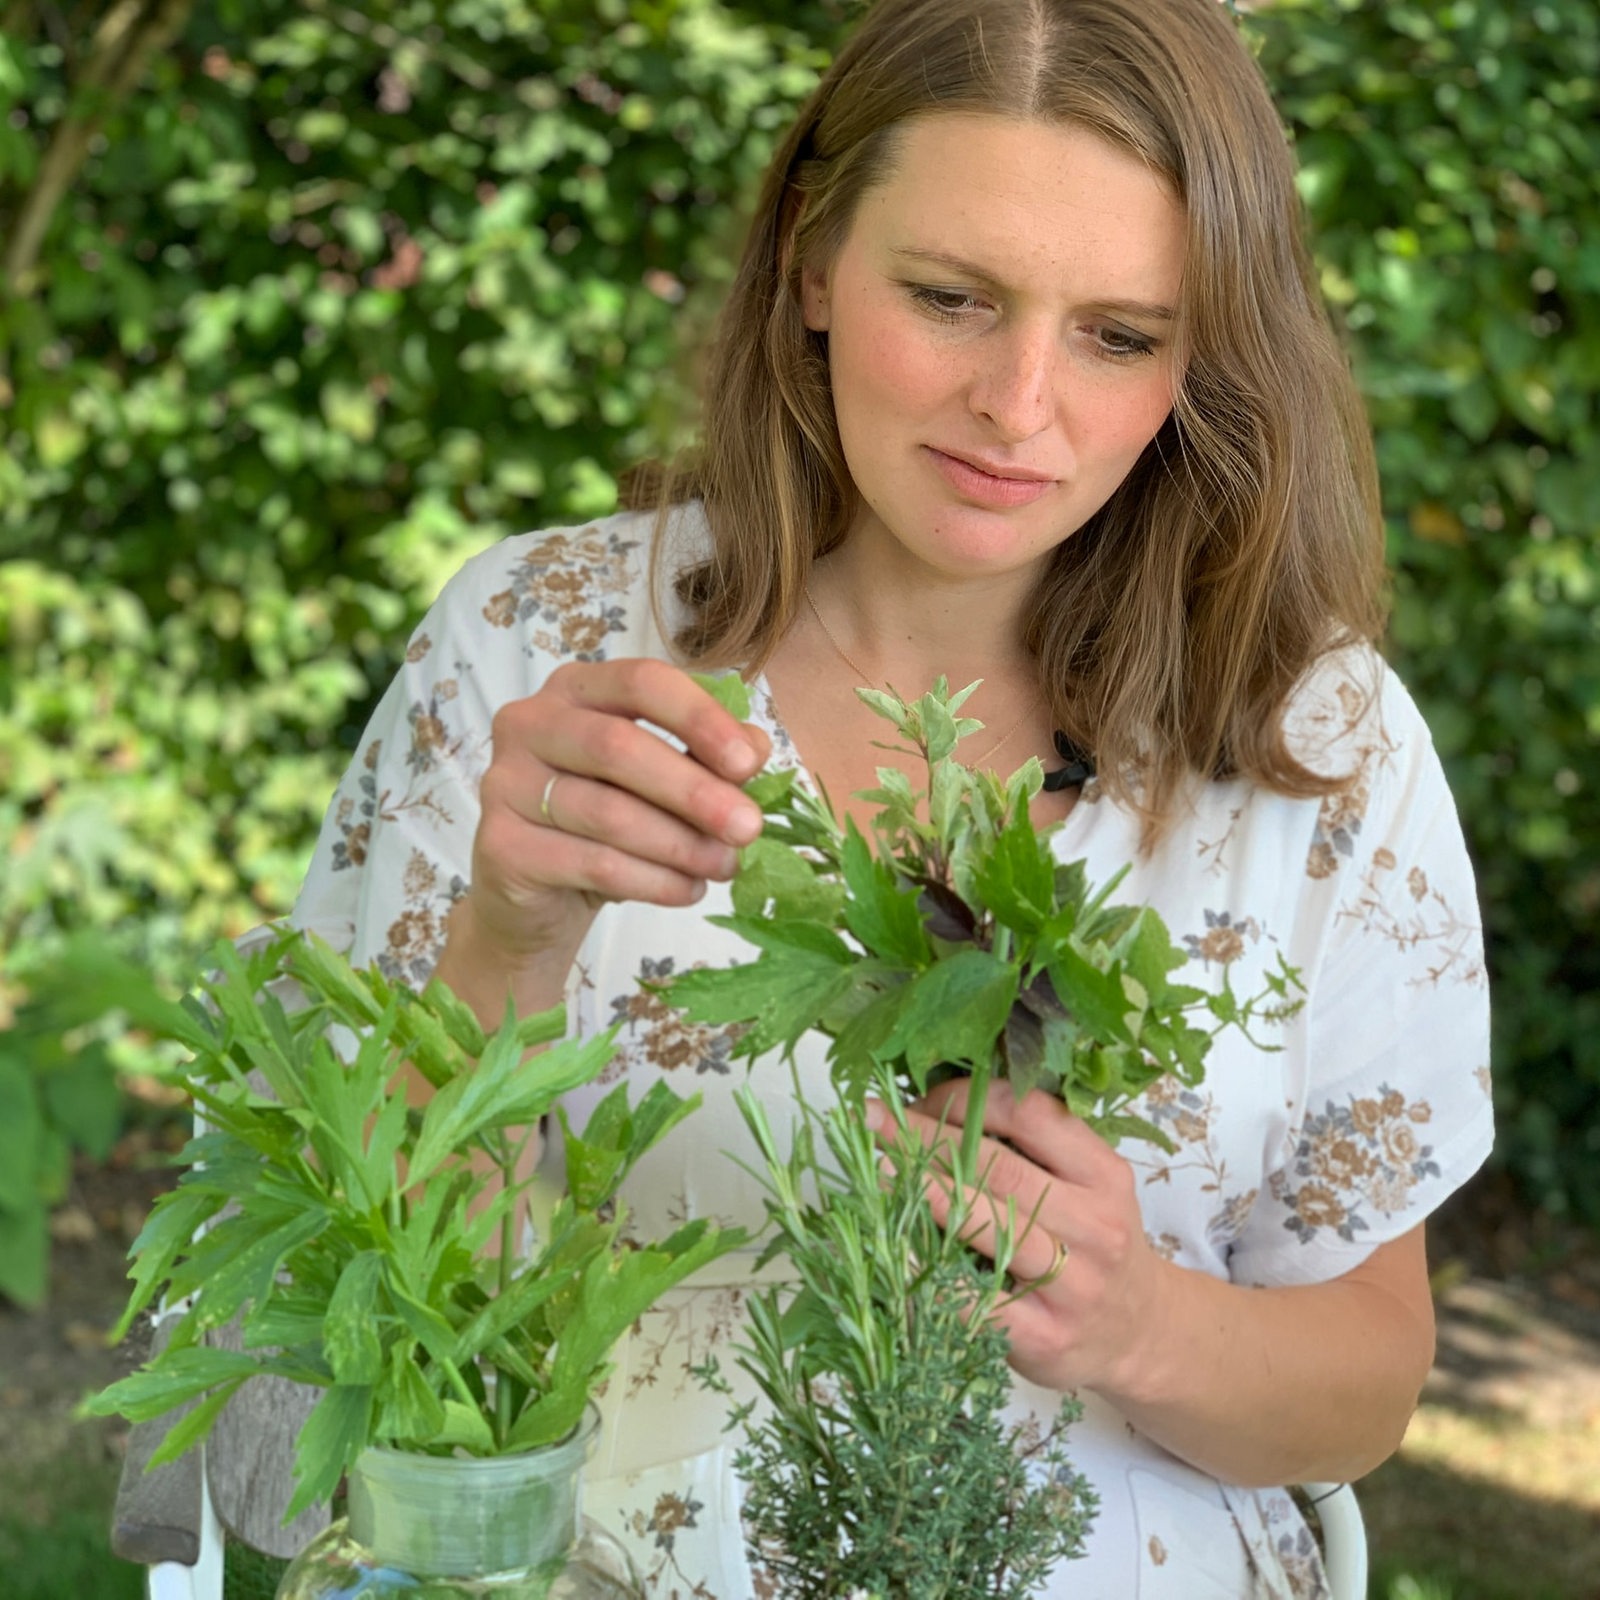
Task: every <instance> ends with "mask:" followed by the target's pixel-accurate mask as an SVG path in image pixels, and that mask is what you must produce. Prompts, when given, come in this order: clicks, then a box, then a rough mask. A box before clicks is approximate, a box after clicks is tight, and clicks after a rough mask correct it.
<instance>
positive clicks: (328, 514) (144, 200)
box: [0, 0, 1600, 1220]
mask: <svg viewBox="0 0 1600 1600" xmlns="http://www.w3.org/2000/svg"><path fill="white" fill-rule="evenodd" d="M129 3H131V4H136V5H137V6H139V7H142V8H143V9H144V10H145V11H148V12H150V13H152V14H154V13H155V12H156V11H158V10H160V9H161V7H162V6H167V7H170V6H172V5H173V4H174V0H129ZM851 9H853V4H852V0H802V3H797V4H785V5H783V6H781V7H780V6H772V5H769V4H764V3H763V0H629V3H624V0H373V3H370V4H366V5H362V6H359V7H358V6H355V5H353V4H348V3H345V0H208V3H205V4H200V5H197V6H195V7H194V9H193V12H192V14H191V15H189V17H188V20H187V23H186V25H185V26H184V28H183V31H182V33H181V35H180V36H179V37H178V38H177V40H176V42H175V43H174V44H172V45H171V47H170V48H166V49H164V50H159V51H157V52H155V53H154V54H153V56H152V59H151V62H150V64H149V66H148V68H147V69H146V70H144V72H143V76H142V80H141V81H140V82H139V83H138V84H137V86H134V87H132V88H131V89H129V90H128V92H126V93H123V94H122V95H121V96H120V98H118V97H117V96H116V95H114V94H113V93H112V92H111V91H109V90H107V89H105V88H104V87H100V88H94V87H93V85H92V84H91V85H90V87H89V88H87V89H86V88H85V84H86V83H87V82H88V80H89V77H90V66H91V65H92V52H91V51H89V50H88V48H87V47H86V46H83V45H81V44H80V43H79V41H84V40H90V39H92V38H95V37H97V36H98V35H97V33H96V29H97V28H98V27H101V26H102V25H103V23H104V21H105V19H106V18H107V17H109V16H110V15H111V13H112V11H113V10H114V8H113V6H112V5H111V4H110V0H77V3H76V5H75V6H72V5H69V4H68V3H67V0H56V3H48V0H38V3H29V0H9V3H0V242H3V241H4V239H5V237H6V236H7V233H8V230H10V231H11V233H12V234H13V235H14V234H15V231H16V230H15V224H16V219H17V217H18V216H19V215H20V214H21V213H22V211H23V209H24V207H25V206H26V203H27V197H28V196H29V195H30V194H31V193H33V192H34V191H35V190H36V188H37V187H38V186H39V184H40V183H41V181H42V179H41V173H42V172H45V171H46V170H47V169H48V167H49V163H50V161H51V159H52V158H51V156H50V151H51V149H52V145H53V143H54V142H55V141H57V140H58V139H59V138H60V137H61V135H62V130H63V128H64V127H66V126H67V125H69V124H71V123H72V122H73V119H75V118H77V119H90V121H89V122H88V123H86V124H85V129H84V130H81V131H87V129H88V128H89V127H91V126H92V129H93V131H92V134H91V136H90V137H89V138H88V139H87V141H86V159H85V161H84V164H83V166H82V168H81V171H78V172H77V174H76V177H75V179H74V181H73V182H72V184H71V186H70V188H69V189H68V191H67V193H66V195H65V197H64V199H63V200H62V202H61V204H59V205H58V206H57V207H56V208H55V210H54V212H53V214H52V217H51V222H50V227H49V231H48V234H47V235H46V238H45V244H44V249H43V254H42V257H41V262H40V270H39V272H38V273H37V275H36V276H35V277H34V278H32V279H30V280H29V281H24V282H17V283H14V284H13V285H12V286H11V287H10V288H9V289H7V288H5V287H4V286H0V430H4V435H5V448H4V450H3V451H0V850H3V851H4V862H5V864H4V867H3V868H0V871H3V874H4V876H3V879H0V962H3V968H0V1023H3V1022H4V1020H5V1012H6V1009H7V1007H8V1005H12V1006H14V1005H16V1004H19V1003H20V1002H21V1001H22V999H23V997H24V995H25V993H26V985H27V984H28V982H29V981H30V980H29V974H30V973H36V974H42V973H44V972H46V971H47V970H48V968H49V967H50V965H51V963H52V962H53V961H54V960H55V958H56V957H57V955H58V954H59V952H60V949H61V947H62V944H63V941H64V940H65V939H66V938H67V937H68V935H70V934H71V933H72V932H73V931H74V930H77V929H82V928H95V929H100V930H106V931H108V932H109V933H110V934H111V935H112V936H113V937H114V938H116V939H117V940H119V941H120V942H121V943H122V944H123V945H124V947H125V948H126V949H127V950H128V952H129V953H131V954H134V955H136V956H138V957H139V958H140V959H141V960H148V961H152V962H154V963H155V964H156V965H157V967H158V968H159V969H161V970H163V971H165V972H167V973H169V974H170V975H172V976H174V977H176V976H177V975H178V974H180V973H181V971H182V970H183V966H184V964H185V962H186V961H189V960H192V958H193V954H194V952H196V951H197V950H199V949H201V948H203V946H204V945H205V944H206V942H207V941H208V940H209V939H211V938H212V937H213V936H214V935H216V934H218V933H232V932H238V931H240V930H241V929H242V928H243V927H245V926H247V925H249V924H251V923H253V922H256V921H258V920H260V919H261V918H263V917H264V916H267V915H271V914H276V913H279V912H281V911H282V910H284V909H285V908H286V907H287V905H288V904H289V903H290V901H291V899H292V897H293V893H294V889H295V886H296V884H297V882H298V878H299V875H300V873H301V870H302V867H303V864H304V861H305V859H306V856H307V853H308V851H309V847H310V843H311V839H312V837H313V836H314V832H315V828H316V825H317V822H318V820H319V819H320V814H321V811H322V808H323V806H324V805H325V804H326V801H327V797H328V795H329V793H330V791H331V788H332V785H333V783H334V780H335V778H336V776H337V773H338V771H339V769H340V767H341V766H342V764H343V762H344V760H345V759H346V753H347V752H348V751H349V750H350V749H351V748H352V746H353V744H354V741H355V737H356V734H357V732H358V730H359V728H360V725H361V723H362V721H363V719H364V717H365V715H366V713H367V711H368V709H369V708H370V706H371V705H372V703H373V701H374V700H375V698H376V696H377V694H378V693H379V692H380V691H381V688H382V686H383V684H384V683H385V682H386V680H387V678H388V676H389V675H390V673H391V672H392V671H393V669H394V667H395V666H396V664H397V659H398V652H399V651H400V650H401V649H402V648H403V645H404V641H405V639H406V637H407V634H408V632H409V628H410V625H411V623H412V622H413V621H414V619H415V618H416V617H417V616H418V615H419V613H420V611H421V609H422V608H423V607H424V606H425V605H426V604H427V603H428V601H429V600H431V598H432V597H433V595H434V594H435V593H436V592H437V589H438V587H439V585H440V584H441V583H442V582H443V580H444V578H445V577H446V576H448V574H449V573H450V572H451V571H453V570H454V568H455V567H456V566H457V565H458V564H459V563H460V562H461V560H462V559H464V558H465V557H466V556H467V555H469V554H471V553H473V552H475V551H476V550H478V549H481V548H483V547H484V546H485V545H487V544H488V543H490V542H492V541H493V540H495V539H498V538H500V537H502V536H504V535H505V534H507V533H510V532H513V531H516V530H519V529H522V528H526V527H531V526H537V525H540V524H549V523H553V522H557V521H561V520H566V519H571V518H581V517H585V516H589V515H593V514H596V513H600V512H604V511H606V510H609V509H610V508H611V507H612V505H613V504H614V498H615V490H614V487H613V477H612V473H613V472H614V471H615V470H617V469H619V468H620V467H622V466H625V465H626V464H628V463H629V462H631V461H633V460H635V459H637V458H639V457H640V456H642V455H645V454H648V453H651V452H652V451H654V450H658V449H660V448H662V447H664V446H670V445H671V444H672V443H674V442H676V441H679V440H681V439H683V438H684V437H685V436H686V434H687V431H688V429H689V428H690V426H691V425H692V408H691V406H690V403H689V401H688V398H687V396H688V394H689V391H690V385H689V384H688V383H687V382H686V381H685V380H686V378H687V377H688V372H687V368H686V359H687V357H686V352H688V351H690V350H691V349H692V348H693V345H694V342H695V337H696V335H697V334H699V333H700V332H702V331H703V330H704V328H705V325H706V322H707V319H708V314H709V310H710V308H711V307H712V306H714V304H715V302H716V299H717V295H718V292H719V290H720V289H721V288H722V286H723V285H724V284H725V283H726V282H727V280H728V277H729V275H730V273H731V270H732V256H733V251H734V249H735V243H736V240H737V236H738V229H737V222H738V214H739V208H740V205H741V203H742V202H743V201H744V200H745V199H746V198H747V197H748V195H749V193H750V191H751V187H752V184H753V181H754V179H755V176H756V174H757V173H758V171H759V170H760V168H761V165H762V163H763V161H764V159H765V157H766V156H767V154H768V152H769V151H770V149H771V147H772V144H773V142H774V140H775V138H776V137H777V135H778V133H779V132H780V130H781V129H782V127H783V125H784V123H785V121H786V119H787V117H788V116H789V114H790V112H791V110H792V108H793V107H794V105H795V104H796V103H797V102H798V100H799V99H800V98H801V96H803V94H804V93H805V92H806V91H807V89H808V88H809V87H810V86H811V84H812V83H813V82H814V81H815V77H816V74H817V72H818V71H819V69H820V67H821V66H822V65H823V64H824V62H825V61H826V59H827V53H828V51H829V49H830V48H831V47H832V45H833V43H834V42H835V41H836V40H837V38H838V36H839V32H840V28H841V26H842V24H843V22H844V19H845V13H846V11H847V10H851ZM169 14H170V13H169ZM1245 25H1246V26H1247V27H1248V28H1249V30H1250V31H1251V33H1252V36H1253V37H1254V38H1255V39H1256V40H1257V41H1258V43H1259V48H1260V51H1261V58H1262V61H1263V65H1264V67H1265V69H1266V71H1267V74H1268V77H1269V79H1270V80H1271V81H1272V82H1273V83H1274V84H1275V86H1276V87H1277V88H1278V90H1279V93H1280V100H1281V104H1282V105H1283V108H1284V111H1285V114H1286V117H1287V118H1288V120H1289V122H1290V125H1291V128H1292V131H1293V133H1294V135H1295V138H1296V141H1297V144H1298V147H1299V150H1300V154H1301V159H1302V162H1303V165H1304V171H1305V182H1304V189H1305V195H1306V199H1307V202H1308V205H1309V207H1310V209H1311V211H1312V213H1313V215H1314V217H1315V220H1316V222H1317V224H1318V227H1319V232H1320V245H1319V249H1320V255H1321V260H1322V261H1323V263H1324V280H1325V286H1326V289H1327V292H1328V294H1329V297H1330V299H1331V300H1332V302H1333V303H1334V304H1335V306H1336V307H1337V308H1338V310H1339V311H1340V313H1341V315H1342V317H1343V319H1344V321H1345V323H1346V325H1347V327H1348V328H1349V330H1350V333H1351V337H1352V341H1353V343H1354V345H1355V348H1356V351H1357V359H1358V367H1359V372H1360V375H1361V378H1362V381H1363V385H1364V387H1365V389H1366V392H1367V394H1368V396H1369V398H1370V401H1371V406H1372V414H1373V418H1374V422H1375V424H1376V426H1377V429H1378V437H1379V444H1380V450H1381V456H1382V463H1383V468H1384V474H1385V487H1386V496H1387V506H1388V513H1389V520H1390V528H1391V536H1392V547H1393V552H1394V556H1395V560H1396V564H1397V580H1396V611H1395V625H1394V642H1395V651H1396V655H1397V658H1398V660H1399V664H1400V666H1401V670H1402V672H1403V674H1404V675H1405V677H1406V678H1407V680H1408V682H1410V683H1411V684H1412V686H1413V687H1414V689H1415V690H1416V692H1417V694H1418V696H1419V699H1420V700H1421V702H1422V704H1423V707H1424V709H1425V711H1426V712H1427V714H1428V717H1429V719H1430V721H1431V723H1432V725H1433V727H1434V729H1435V732H1436V735H1437V737H1438V741H1439V745H1440V748H1441V750H1442V751H1443V753H1444V755H1445V758H1446V761H1447V764H1448V766H1449V768H1450V773H1451V777H1452V780H1453V782H1454V784H1455V787H1456V792H1457V795H1458V798H1459V801H1460V804H1461V808H1462V812H1463V816H1464V819H1465V821H1466V824H1467V828H1468V831H1469V834H1470V837H1471V840H1472V844H1473V847H1474V851H1475V855H1476V858H1477V862H1478V866H1479V870H1480V872H1481V874H1482V887H1483V896H1484V901H1485V911H1486V921H1487V925H1488V929H1489V934H1490V940H1491V961H1492V971H1493V977H1494V981H1495V986H1496V1000H1497V1005H1498V1014H1499V1018H1500V1022H1499V1035H1498V1040H1497V1051H1498V1054H1497V1061H1496V1064H1497V1068H1498V1071H1499V1075H1500V1078H1499V1081H1500V1089H1499V1093H1500V1096H1501V1105H1502V1109H1503V1112H1504V1115H1505V1119H1506V1136H1505V1143H1504V1150H1505V1153H1506V1154H1507V1156H1508V1157H1509V1159H1510V1160H1511V1161H1512V1163H1513V1165H1514V1166H1515V1168H1516V1170H1517V1171H1518V1173H1519V1174H1520V1175H1521V1177H1522V1178H1523V1179H1524V1181H1525V1182H1526V1183H1527V1184H1529V1185H1530V1187H1531V1192H1532V1194H1533V1195H1534V1196H1535V1197H1536V1198H1537V1199H1538V1200H1539V1201H1540V1202H1541V1203H1543V1204H1545V1205H1548V1206H1553V1207H1557V1208H1563V1207H1564V1208H1568V1209H1577V1210H1580V1211H1582V1212H1584V1213H1585V1214H1587V1215H1588V1216H1590V1217H1591V1218H1593V1219H1597V1220H1600V1159H1597V1158H1600V970H1597V969H1600V936H1597V935H1600V928H1597V923H1600V806H1597V805H1596V803H1595V798H1594V797H1595V795H1596V792H1597V789H1600V757H1597V755H1596V736H1597V734H1600V649H1597V645H1600V626H1597V624H1600V594H1597V592H1596V586H1597V583H1600V549H1597V517H1600V510H1597V508H1600V449H1597V448H1596V444H1597V438H1596V432H1597V422H1596V415H1595V406H1596V391H1597V387H1600V385H1597V380H1596V374H1597V373H1600V325H1597V318H1596V314H1595V309H1594V308H1595V305H1596V303H1597V296H1596V291H1597V290H1600V199H1597V197H1596V194H1595V191H1594V188H1593V174H1594V172H1595V171H1596V170H1600V116H1597V106H1596V90H1595V84H1596V82H1597V80H1600V20H1597V17H1596V12H1595V8H1594V6H1593V4H1592V0H1544V3H1537V4H1531V5H1523V4H1518V3H1516V0H1494V3H1492V4H1491V3H1486V0H1428V3H1426V4H1422V3H1418V4H1392V3H1367V0H1277V3H1275V4H1273V5H1271V6H1269V7H1266V8H1264V9H1263V8H1258V9H1256V10H1255V11H1254V12H1253V13H1252V14H1250V15H1249V16H1248V18H1247V20H1246V24H1245ZM43 1049H44V1047H43V1046H42V1045H39V1046H38V1047H37V1048H35V1047H33V1046H23V1047H21V1050H20V1051H19V1049H18V1048H15V1047H14V1048H13V1050H12V1057H11V1058H12V1059H13V1060H15V1059H21V1058H22V1056H24V1055H25V1056H26V1058H27V1059H28V1060H30V1061H35V1062H42V1055H41V1051H43ZM110 1049H111V1051H112V1055H113V1058H114V1059H116V1060H118V1061H122V1062H124V1063H126V1062H129V1061H136V1060H138V1059H139V1051H138V1044H137V1037H136V1036H135V1037H134V1038H132V1039H131V1040H130V1039H128V1038H124V1039H122V1040H120V1041H113V1042H112V1044H111V1046H110ZM39 1070H41V1071H42V1070H43V1067H42V1065H41V1066H40V1067H39Z"/></svg>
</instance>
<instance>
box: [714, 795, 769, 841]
mask: <svg viewBox="0 0 1600 1600" xmlns="http://www.w3.org/2000/svg"><path fill="white" fill-rule="evenodd" d="M760 832H761V813H760V812H759V811H757V810H756V808H755V807H754V806H748V805H746V806H740V807H739V808H738V810H736V811H735V812H734V813H733V814H732V815H731V816H730V817H729V818H728V821H727V823H726V825H725V826H724V827H723V830H722V837H723V838H724V839H726V840H727V841H728V843H729V844H738V845H745V844H749V843H750V841H751V840H752V839H754V838H755V836H756V835H757V834H758V833H760Z"/></svg>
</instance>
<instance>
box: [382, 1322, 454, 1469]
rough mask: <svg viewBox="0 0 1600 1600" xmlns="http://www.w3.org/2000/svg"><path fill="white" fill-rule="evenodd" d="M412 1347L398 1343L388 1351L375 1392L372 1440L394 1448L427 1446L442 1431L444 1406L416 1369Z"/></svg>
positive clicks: (405, 1342) (414, 1353)
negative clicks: (382, 1377) (376, 1407)
mask: <svg viewBox="0 0 1600 1600" xmlns="http://www.w3.org/2000/svg"><path fill="white" fill-rule="evenodd" d="M416 1348H417V1347H416V1345H415V1344H414V1343H413V1342H412V1341H411V1340H409V1339H406V1340H401V1341H400V1342H399V1343H397V1344H395V1345H393V1346H392V1347H391V1348H390V1350H389V1360H388V1365H387V1368H386V1370H385V1373H384V1379H383V1383H382V1384H381V1385H380V1386H379V1389H378V1396H377V1400H378V1419H377V1421H376V1423H375V1424H374V1425H373V1430H372V1431H373V1437H374V1439H381V1440H386V1441H392V1442H394V1443H397V1444H427V1443H429V1442H431V1441H432V1440H433V1438H434V1436H435V1435H436V1434H437V1433H438V1432H439V1431H440V1429H442V1428H443V1427H444V1403H443V1402H442V1401H441V1400H440V1398H439V1396H438V1395H436V1394H435V1393H434V1392H433V1389H432V1388H431V1387H430V1386H429V1384H428V1380H427V1379H426V1378H425V1377H424V1376H423V1374H422V1369H421V1368H420V1367H419V1366H418V1365H417V1360H416Z"/></svg>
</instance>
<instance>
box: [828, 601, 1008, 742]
mask: <svg viewBox="0 0 1600 1600" xmlns="http://www.w3.org/2000/svg"><path fill="white" fill-rule="evenodd" d="M803 593H804V594H805V600H806V604H807V605H808V606H809V607H810V608H811V615H812V616H814V617H815V618H816V619H817V626H818V627H819V628H821V629H822V636H823V638H825V639H826V640H827V641H828V643H829V644H830V645H831V646H832V647H833V653H834V654H835V655H836V656H838V658H839V659H840V660H841V661H842V662H844V664H845V665H846V666H847V667H849V669H850V670H851V671H852V672H853V673H855V675H856V676H857V677H858V678H859V679H860V680H861V682H862V684H863V686H870V685H871V683H872V674H871V673H870V672H863V671H862V670H861V668H860V667H859V666H858V665H857V664H856V663H855V662H854V661H852V660H851V659H850V657H849V655H848V654H847V653H846V651H845V647H844V646H843V645H842V644H840V643H839V641H838V640H837V639H835V638H834V636H833V629H832V628H830V627H829V626H828V623H827V619H826V618H825V617H824V616H823V615H822V613H821V612H820V611H818V610H817V602H816V601H815V600H813V599H812V598H811V590H810V588H809V587H808V588H807V589H805V590H804V591H803ZM1037 700H1038V696H1037V695H1035V696H1034V698H1033V699H1031V700H1029V702H1028V704H1027V708H1026V709H1025V710H1024V711H1023V713H1022V715H1021V716H1020V717H1018V718H1017V720H1016V721H1015V722H1013V723H1012V724H1011V726H1010V727H1009V728H1007V729H1006V731H1005V732H1004V733H1002V734H1001V735H1000V737H999V738H998V739H996V740H995V742H994V743H993V744H992V745H990V746H989V748H988V749H987V750H985V751H984V752H983V754H982V755H980V756H974V757H973V758H972V759H971V760H970V761H966V762H965V763H964V764H965V765H966V766H969V767H974V768H975V767H978V766H980V765H982V763H983V762H985V761H988V760H989V759H990V758H991V757H993V756H996V755H998V754H999V753H1000V752H1001V751H1002V750H1003V749H1004V748H1005V747H1006V746H1007V745H1008V744H1009V743H1010V742H1011V740H1012V738H1013V737H1014V736H1015V735H1016V732H1017V730H1018V729H1019V728H1020V727H1021V726H1022V724H1023V723H1024V722H1026V721H1027V720H1028V713H1029V712H1030V711H1032V710H1033V708H1034V705H1035V704H1036V702H1037Z"/></svg>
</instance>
